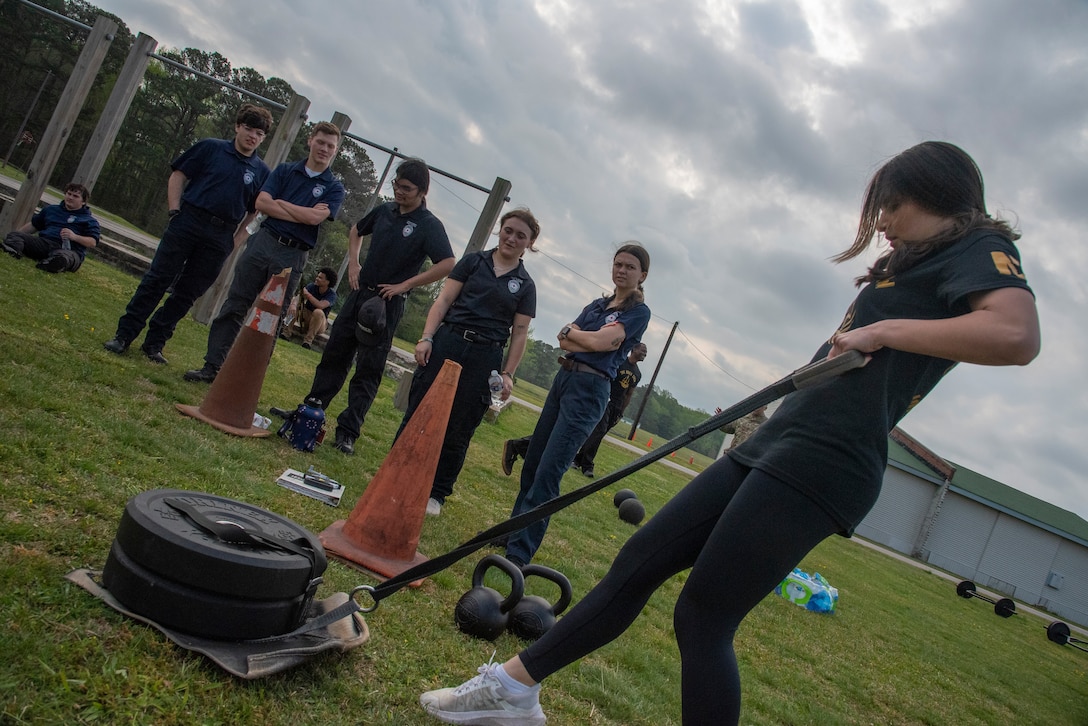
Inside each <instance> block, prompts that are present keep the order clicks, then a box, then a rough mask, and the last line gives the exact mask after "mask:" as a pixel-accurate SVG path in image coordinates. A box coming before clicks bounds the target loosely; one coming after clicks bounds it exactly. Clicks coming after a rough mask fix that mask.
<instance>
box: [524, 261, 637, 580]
mask: <svg viewBox="0 0 1088 726" xmlns="http://www.w3.org/2000/svg"><path fill="white" fill-rule="evenodd" d="M649 272H650V253H649V252H647V251H646V249H645V248H644V247H643V246H642V245H640V244H638V243H637V242H628V243H626V244H624V245H622V246H621V247H620V248H619V249H618V250H616V254H615V255H613V256H612V283H613V284H614V285H615V286H616V287H615V289H614V290H613V293H612V294H611V295H609V296H608V297H601V298H597V299H596V300H594V301H593V302H591V303H590V304H589V305H586V306H585V307H584V308H583V309H582V312H581V313H580V314H579V315H578V317H577V318H575V319H574V320H573V322H571V323H570V325H565V326H563V328H562V329H561V330H560V331H559V334H558V335H557V336H556V338H557V340H558V341H559V347H560V349H561V350H563V351H564V352H565V355H564V356H562V357H561V358H560V359H559V362H560V364H561V365H562V367H561V368H560V370H559V372H558V373H556V374H555V379H554V380H553V381H552V385H551V388H550V389H548V397H547V398H546V399H545V400H544V408H543V410H541V412H540V418H538V419H537V422H536V427H535V428H534V429H533V435H532V437H531V438H530V440H529V450H528V451H526V452H525V463H524V464H523V465H522V468H521V489H520V490H519V491H518V496H517V498H516V499H515V500H514V508H513V510H512V511H511V512H510V516H511V517H516V516H517V515H519V514H522V513H524V512H528V511H529V510H530V509H533V508H535V507H536V506H538V505H540V504H543V503H544V502H546V501H548V500H549V499H554V498H555V497H557V496H559V482H560V481H561V480H562V479H563V474H565V473H566V471H567V468H568V467H569V466H570V464H571V462H572V461H573V460H574V455H575V454H576V453H577V451H578V448H579V447H580V446H581V445H582V444H583V443H584V442H585V440H586V438H588V437H589V434H590V432H592V431H593V428H594V427H595V426H596V425H597V422H598V421H600V420H601V417H602V416H603V415H604V412H605V407H606V406H607V405H608V396H609V393H610V392H611V389H612V383H611V382H612V379H613V378H615V377H616V372H617V371H618V370H619V366H620V363H622V362H623V360H624V358H625V351H628V350H630V349H631V348H633V347H634V345H635V344H636V343H638V342H639V341H641V340H642V335H643V334H644V333H645V332H646V327H647V325H649V323H650V308H648V307H647V306H646V303H645V296H644V294H643V290H642V283H643V282H644V281H645V280H646V275H647V274H649ZM547 531H548V520H547V519H543V520H541V521H539V522H533V523H532V524H530V525H529V526H528V527H526V528H525V529H523V530H520V531H518V532H515V533H514V534H512V535H510V538H509V539H508V540H507V543H506V559H508V560H510V561H511V562H513V563H514V564H516V565H518V566H519V567H521V566H522V565H527V564H529V562H530V560H532V559H533V555H534V554H536V551H537V550H538V549H539V548H540V544H541V543H542V542H543V541H544V534H545V533H546V532H547Z"/></svg>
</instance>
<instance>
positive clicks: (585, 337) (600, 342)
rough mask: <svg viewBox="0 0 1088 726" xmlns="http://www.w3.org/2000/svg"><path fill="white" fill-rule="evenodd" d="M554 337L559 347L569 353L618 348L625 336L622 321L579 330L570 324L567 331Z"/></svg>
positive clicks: (598, 351) (601, 351)
mask: <svg viewBox="0 0 1088 726" xmlns="http://www.w3.org/2000/svg"><path fill="white" fill-rule="evenodd" d="M556 338H557V339H558V340H559V347H560V348H562V349H563V350H566V351H569V352H571V353H603V352H605V351H609V350H618V349H619V347H620V346H621V345H623V341H624V340H626V339H627V336H626V332H625V329H624V327H623V323H612V324H610V325H606V326H604V327H603V328H601V329H600V330H581V329H580V328H577V327H575V326H574V325H573V324H572V325H571V329H570V332H569V333H567V334H566V335H565V336H563V335H557V336H556Z"/></svg>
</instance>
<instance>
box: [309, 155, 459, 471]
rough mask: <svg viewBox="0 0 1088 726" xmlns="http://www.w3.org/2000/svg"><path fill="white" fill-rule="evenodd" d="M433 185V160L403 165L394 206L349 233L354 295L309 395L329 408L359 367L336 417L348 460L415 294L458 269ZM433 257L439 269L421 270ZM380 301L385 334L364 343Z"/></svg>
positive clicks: (340, 446)
mask: <svg viewBox="0 0 1088 726" xmlns="http://www.w3.org/2000/svg"><path fill="white" fill-rule="evenodd" d="M430 183H431V174H430V171H429V170H428V169H427V163H426V162H425V161H423V160H422V159H405V160H404V161H402V162H401V163H400V165H399V166H398V167H397V172H396V179H394V180H393V201H392V202H387V203H385V204H379V205H378V206H377V207H375V208H374V209H373V210H371V211H370V212H369V213H368V214H367V215H366V216H365V217H363V218H362V219H360V220H359V222H358V223H357V224H356V225H355V226H354V227H352V228H351V232H350V233H349V234H348V273H347V274H348V283H349V284H350V285H351V294H350V295H348V298H347V300H345V301H344V306H343V307H342V308H341V309H340V313H339V315H337V317H336V324H335V325H333V326H332V332H330V333H329V342H328V343H326V344H325V350H324V351H323V352H322V354H321V362H320V363H319V364H318V366H317V370H316V371H315V372H314V381H313V384H312V385H311V387H310V393H309V395H308V396H307V398H315V399H317V400H318V401H321V405H322V406H323V407H325V408H328V406H329V402H330V401H332V399H333V398H334V397H335V396H336V394H337V393H339V392H340V389H341V388H342V387H343V385H344V381H345V380H347V377H348V372H349V371H350V370H351V365H352V362H353V361H354V363H355V374H354V375H353V376H352V377H351V383H350V384H349V385H348V407H347V408H345V409H344V410H343V412H341V413H340V415H339V416H337V418H336V441H335V443H334V446H335V448H336V449H337V450H339V451H342V452H344V453H345V454H353V453H355V439H357V438H358V437H359V429H360V428H361V427H362V425H363V420H364V419H365V418H366V414H367V411H369V410H370V405H371V404H372V403H374V397H375V396H376V395H377V394H378V387H379V386H380V385H381V382H382V374H383V373H384V371H385V358H386V356H387V355H389V349H390V348H392V347H393V333H394V332H395V331H396V329H397V325H398V324H399V323H400V319H401V316H402V315H403V314H404V300H405V298H406V297H407V295H408V292H409V291H410V290H412V288H415V287H419V286H420V285H427V284H429V283H432V282H435V281H437V280H441V279H442V278H443V277H445V276H446V275H448V274H450V270H452V269H453V263H454V257H453V248H452V247H450V240H449V237H447V236H446V228H445V227H443V226H442V222H440V221H439V220H438V217H436V216H434V215H433V214H431V212H430V210H428V209H427V200H426V195H427V190H428V189H429V188H430ZM367 235H370V248H369V250H368V251H367V255H366V260H364V261H363V264H362V265H360V264H359V250H360V248H361V247H362V241H363V237H365V236H367ZM425 259H430V260H431V262H432V263H433V264H432V265H431V267H430V268H428V269H427V270H425V271H424V272H420V271H419V270H420V268H421V267H422V266H423V261H424V260H425ZM374 297H380V298H382V299H383V300H384V301H385V329H384V330H383V331H382V332H381V334H380V337H379V339H378V340H377V341H376V342H375V341H367V342H362V341H360V340H358V339H357V338H356V332H355V328H356V326H355V325H354V324H353V322H354V321H355V320H356V318H357V317H358V314H359V308H360V307H362V305H363V303H365V302H366V301H368V300H370V299H371V298H374Z"/></svg>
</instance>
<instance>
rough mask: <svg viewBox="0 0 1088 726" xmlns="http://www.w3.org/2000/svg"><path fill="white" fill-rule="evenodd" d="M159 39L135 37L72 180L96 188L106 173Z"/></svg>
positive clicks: (92, 189)
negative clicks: (118, 135) (115, 144)
mask: <svg viewBox="0 0 1088 726" xmlns="http://www.w3.org/2000/svg"><path fill="white" fill-rule="evenodd" d="M158 44H159V41H157V40H155V39H154V38H152V37H151V36H150V35H144V34H143V33H140V34H139V35H137V36H136V40H135V41H133V43H132V47H131V48H130V49H129V51H128V57H127V58H125V65H124V67H123V68H121V73H120V74H118V76H117V81H116V82H115V83H114V84H113V91H111V92H110V97H109V100H108V101H106V107H105V108H104V109H102V115H101V116H100V117H99V119H98V126H96V127H95V130H94V133H93V134H91V138H90V141H88V142H87V148H86V149H84V150H83V158H82V159H80V160H79V168H77V169H76V175H75V177H74V178H73V179H72V181H74V182H76V183H77V184H82V185H83V186H85V187H87V189H88V190H91V191H94V185H95V182H97V181H98V175H99V174H100V173H102V167H103V166H105V164H106V158H107V157H108V156H109V154H110V151H111V150H112V149H113V142H114V141H115V140H116V139H117V132H118V131H120V130H121V124H122V123H123V122H124V120H125V116H126V115H127V114H128V109H129V106H131V105H132V99H133V98H135V97H136V91H137V90H138V89H139V88H140V84H141V83H142V82H143V79H144V71H146V70H147V64H148V63H149V62H150V61H151V54H152V53H154V52H155V48H156V47H157V46H158Z"/></svg>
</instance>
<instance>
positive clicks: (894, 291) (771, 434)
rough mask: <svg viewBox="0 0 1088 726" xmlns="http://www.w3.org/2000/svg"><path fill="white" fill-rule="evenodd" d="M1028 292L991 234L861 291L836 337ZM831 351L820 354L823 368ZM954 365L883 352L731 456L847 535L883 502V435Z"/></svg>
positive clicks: (786, 406)
mask: <svg viewBox="0 0 1088 726" xmlns="http://www.w3.org/2000/svg"><path fill="white" fill-rule="evenodd" d="M1003 287H1020V288H1024V289H1027V290H1029V291H1030V288H1029V287H1028V284H1027V281H1026V278H1025V277H1024V275H1023V273H1022V272H1021V269H1020V257H1019V253H1018V252H1017V250H1016V247H1015V245H1013V244H1012V242H1010V241H1008V240H1007V239H1006V238H1005V237H1003V236H1001V235H999V234H996V233H994V232H992V231H989V230H976V231H975V232H972V233H970V234H968V235H967V236H966V237H965V238H964V239H962V240H960V241H959V242H956V243H954V244H952V245H949V246H947V247H945V248H943V249H940V250H937V251H935V252H933V253H932V254H931V255H929V256H928V257H926V258H924V259H923V260H921V261H920V262H919V263H918V264H916V265H915V266H914V267H913V268H911V269H909V270H907V271H906V272H904V273H902V274H900V275H896V276H895V277H894V278H892V279H890V280H885V281H882V282H878V283H875V284H873V283H870V284H867V285H866V286H865V287H863V288H862V290H861V292H860V293H859V294H858V296H857V298H856V299H855V300H854V302H853V304H852V305H851V306H850V308H849V310H848V311H847V313H846V317H845V318H844V320H843V322H842V325H841V326H840V327H839V330H841V331H846V330H852V329H854V328H860V327H862V326H865V325H869V324H871V323H874V322H877V321H879V320H887V319H896V318H899V319H912V320H939V319H945V318H952V317H958V316H960V315H965V314H967V313H969V312H970V311H971V308H970V306H969V305H968V298H969V296H970V295H971V294H972V293H977V292H983V291H987V290H994V289H998V288H1003ZM830 347H831V344H830V341H828V342H825V343H824V344H823V345H822V346H820V349H819V350H818V351H816V355H815V356H814V357H813V360H814V361H815V360H822V359H823V358H825V357H826V356H827V352H828V350H829V349H830ZM954 365H955V363H953V362H952V361H949V360H945V359H942V358H934V357H931V356H925V355H919V354H916V353H905V352H903V351H898V350H892V349H890V348H884V349H881V350H878V351H876V352H875V353H873V356H872V360H870V361H869V363H868V364H867V365H866V366H865V367H863V368H859V369H855V370H852V371H849V372H847V373H845V374H843V375H841V376H839V377H837V378H833V379H831V380H829V381H826V382H825V383H822V384H819V385H816V386H813V387H812V388H806V389H802V390H800V391H797V392H795V393H791V394H790V395H789V396H786V398H785V399H784V400H783V402H782V405H781V406H780V407H779V409H778V411H776V412H775V414H774V415H773V416H771V418H770V419H768V420H767V422H766V423H765V424H763V425H762V426H760V428H759V429H758V430H757V431H756V432H755V434H753V435H752V437H751V438H750V439H748V440H747V441H746V442H744V443H743V444H742V445H741V446H739V447H737V448H736V449H733V450H731V451H730V452H729V456H731V457H733V458H734V459H736V460H737V461H739V462H740V463H742V464H745V465H746V466H751V467H754V468H756V469H760V470H763V471H766V472H767V473H769V474H772V475H774V476H776V477H778V478H779V479H782V480H783V481H785V482H786V483H788V484H790V485H791V486H794V487H796V488H797V489H799V490H800V491H802V492H803V493H805V494H806V495H807V496H809V497H810V498H812V500H813V501H815V502H816V503H817V504H819V505H820V507H821V508H823V509H824V510H825V511H827V512H828V514H830V515H831V516H832V517H834V518H835V520H836V521H837V522H838V523H839V524H841V525H842V527H843V530H844V533H845V534H849V533H851V532H853V530H854V527H856V526H857V524H858V522H860V521H861V519H862V518H864V516H865V515H866V514H867V513H868V512H869V510H870V509H871V508H872V506H873V504H874V503H875V502H876V498H877V495H878V494H879V493H880V485H881V482H882V481H883V477H884V470H885V468H886V467H887V461H888V434H889V432H891V430H892V428H893V427H895V425H896V424H897V423H898V422H899V420H900V419H901V418H903V416H905V415H906V414H907V412H908V411H910V409H911V408H912V407H914V406H915V405H917V404H918V402H919V401H921V400H922V398H923V397H925V395H926V394H928V393H929V392H930V391H931V390H932V389H933V387H934V386H936V385H937V382H938V381H940V380H941V377H942V376H944V375H945V374H946V373H947V372H948V371H949V370H951V368H952V367H953V366H954Z"/></svg>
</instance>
